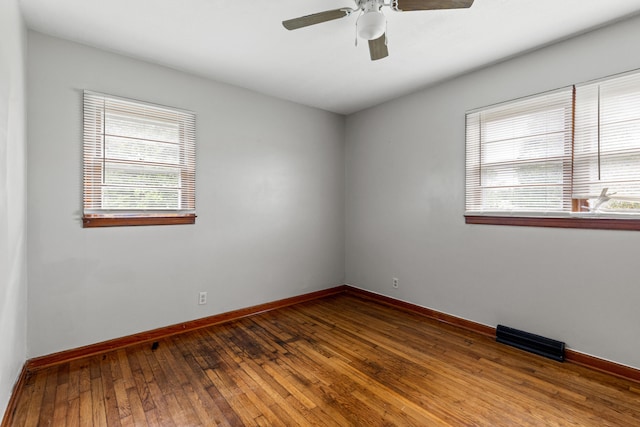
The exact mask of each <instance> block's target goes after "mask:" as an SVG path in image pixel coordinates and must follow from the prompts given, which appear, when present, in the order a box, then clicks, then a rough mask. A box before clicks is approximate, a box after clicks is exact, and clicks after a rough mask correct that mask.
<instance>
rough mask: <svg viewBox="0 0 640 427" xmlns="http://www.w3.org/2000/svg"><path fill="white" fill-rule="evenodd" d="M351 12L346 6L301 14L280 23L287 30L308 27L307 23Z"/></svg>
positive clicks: (338, 17)
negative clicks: (305, 14)
mask: <svg viewBox="0 0 640 427" xmlns="http://www.w3.org/2000/svg"><path fill="white" fill-rule="evenodd" d="M351 12H352V10H351V9H347V8H343V9H334V10H327V11H324V12H318V13H314V14H312V15H307V16H301V17H300V18H294V19H289V20H286V21H282V25H284V27H285V28H286V29H287V30H297V29H298V28H302V27H308V26H309V25H315V24H320V23H322V22H327V21H332V20H334V19H340V18H344V17H345V16H349V15H351Z"/></svg>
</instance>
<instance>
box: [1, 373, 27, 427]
mask: <svg viewBox="0 0 640 427" xmlns="http://www.w3.org/2000/svg"><path fill="white" fill-rule="evenodd" d="M28 375H29V371H28V370H27V364H26V363H25V364H24V365H22V371H20V375H19V376H18V381H16V384H15V385H14V386H13V391H12V392H11V397H10V398H9V403H8V404H7V409H5V411H4V416H3V417H2V423H0V427H9V426H10V425H11V424H13V417H14V415H15V412H16V409H18V396H21V395H22V389H23V388H24V384H25V383H26V382H27V376H28Z"/></svg>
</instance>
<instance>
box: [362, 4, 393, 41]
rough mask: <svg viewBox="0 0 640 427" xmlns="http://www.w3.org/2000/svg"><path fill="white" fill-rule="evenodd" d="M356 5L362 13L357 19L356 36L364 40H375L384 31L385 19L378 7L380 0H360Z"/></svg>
mask: <svg viewBox="0 0 640 427" xmlns="http://www.w3.org/2000/svg"><path fill="white" fill-rule="evenodd" d="M358 6H359V7H360V9H362V11H363V12H364V14H363V15H362V16H360V18H359V19H358V23H357V26H358V36H359V37H360V38H363V39H365V40H375V39H377V38H378V37H380V36H382V35H383V34H384V33H385V30H386V27H387V19H386V18H385V16H384V15H383V14H382V12H381V11H380V9H381V8H382V6H383V2H382V0H361V1H359V2H358Z"/></svg>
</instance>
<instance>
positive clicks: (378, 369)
mask: <svg viewBox="0 0 640 427" xmlns="http://www.w3.org/2000/svg"><path fill="white" fill-rule="evenodd" d="M11 425H13V426H36V425H40V426H48V425H52V426H65V425H68V426H90V425H96V426H103V425H110V426H129V425H136V426H139V425H143V426H144V425H158V426H198V425H202V426H213V425H221V426H241V425H247V426H296V425H318V426H348V425H353V426H392V425H398V426H598V427H601V426H638V425H640V384H638V383H635V382H631V381H626V380H623V379H619V378H616V377H612V376H609V375H606V374H601V373H598V372H595V371H592V370H589V369H586V368H582V367H580V366H576V365H572V364H562V363H558V362H553V361H550V360H547V359H544V358H541V357H539V356H534V355H530V354H528V353H523V352H521V351H519V350H515V349H512V348H510V347H507V346H503V345H501V344H497V343H495V342H494V341H493V340H492V339H490V338H487V337H484V336H481V335H478V334H475V333H473V332H468V331H465V330H462V329H459V328H456V327H453V326H448V325H444V324H441V323H438V322H436V321H434V320H431V319H427V318H424V317H421V316H416V315H415V314H410V313H407V312H404V311H401V310H397V309H395V308H391V307H388V306H385V305H382V304H379V303H377V302H373V301H368V300H365V299H361V298H359V297H357V296H354V295H349V294H340V295H335V296H331V297H326V298H323V299H320V300H317V301H311V302H306V303H302V304H298V305H295V306H291V307H287V308H282V309H278V310H274V311H271V312H267V313H262V314H258V315H255V316H252V317H248V318H244V319H241V320H237V321H232V322H229V323H226V324H222V325H217V326H212V327H209V328H205V329H200V330H197V331H193V332H189V333H185V334H182V335H175V336H172V337H169V338H165V339H162V340H159V341H158V346H157V348H155V349H154V348H153V346H152V344H151V343H148V344H144V345H142V344H141V345H136V346H132V347H129V348H126V349H121V350H116V351H112V352H108V353H105V354H103V355H100V356H94V357H91V358H86V359H80V360H76V361H73V362H70V363H64V364H61V365H58V366H53V367H49V368H44V369H41V370H38V371H35V372H31V373H29V374H28V378H27V380H26V383H25V386H24V388H23V391H22V394H21V395H20V396H18V404H17V407H16V411H15V414H14V417H13V423H12V424H11Z"/></svg>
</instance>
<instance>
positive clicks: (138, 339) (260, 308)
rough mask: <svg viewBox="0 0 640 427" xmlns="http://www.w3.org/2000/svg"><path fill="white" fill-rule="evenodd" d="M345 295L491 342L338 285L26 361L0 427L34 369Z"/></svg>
mask: <svg viewBox="0 0 640 427" xmlns="http://www.w3.org/2000/svg"><path fill="white" fill-rule="evenodd" d="M345 292H346V293H349V294H352V295H356V296H359V297H361V298H366V299H369V300H373V301H377V302H379V303H382V304H386V305H389V306H392V307H395V308H398V309H400V310H403V311H408V312H411V313H415V314H419V315H421V316H425V317H428V318H430V319H434V320H437V321H439V322H442V323H445V324H448V325H453V326H457V327H459V328H462V329H465V330H468V331H472V332H476V333H478V334H481V335H484V336H487V337H491V338H495V336H496V329H495V328H494V327H491V326H487V325H483V324H481V323H477V322H473V321H471V320H467V319H463V318H461V317H456V316H453V315H451V314H446V313H442V312H440V311H437V310H434V309H431V308H426V307H421V306H419V305H416V304H412V303H409V302H406V301H401V300H398V299H395V298H392V297H388V296H385V295H380V294H377V293H374V292H371V291H367V290H364V289H360V288H355V287H353V286H350V285H340V286H336V287H333V288H329V289H323V290H320V291H316V292H310V293H307V294H303V295H298V296H295V297H291V298H285V299H282V300H278V301H273V302H269V303H265V304H259V305H255V306H252V307H247V308H242V309H239V310H234V311H230V312H227V313H222V314H216V315H213V316H209V317H204V318H201V319H196V320H192V321H189V322H184V323H179V324H175V325H171V326H166V327H163V328H158V329H153V330H151V331H146V332H140V333H137V334H133V335H128V336H125V337H122V338H115V339H112V340H109V341H103V342H100V343H96V344H90V345H87V346H84V347H79V348H75V349H71V350H65V351H61V352H58V353H53V354H49V355H46V356H40V357H36V358H33V359H30V360H28V361H27V362H26V363H25V366H24V367H23V371H22V373H21V374H20V378H19V380H18V382H17V383H16V386H15V388H14V393H13V394H12V395H11V400H10V402H9V406H8V407H7V412H6V413H5V418H4V419H3V423H2V424H1V427H4V426H5V425H9V424H5V419H6V418H7V416H8V415H7V414H9V413H10V410H9V409H10V407H11V404H12V402H13V398H14V396H15V395H16V393H15V391H17V390H19V389H20V388H21V387H22V384H23V383H24V381H25V378H26V377H27V375H28V373H29V372H30V371H33V370H36V369H42V368H46V367H49V366H53V365H57V364H60V363H64V362H69V361H71V360H75V359H79V358H82V357H87V356H93V355H96V354H101V353H104V352H107V351H111V350H116V349H120V348H125V347H129V346H132V345H135V344H140V343H144V342H148V341H154V340H158V339H162V338H165V337H168V336H171V335H176V334H180V333H184V332H188V331H193V330H196V329H201V328H206V327H208V326H212V325H217V324H220V323H225V322H230V321H232V320H237V319H241V318H243V317H248V316H252V315H254V314H258V313H262V312H266V311H271V310H276V309H278V308H283V307H287V306H290V305H294V304H299V303H302V302H306V301H312V300H315V299H320V298H324V297H328V296H331V295H336V294H340V293H345ZM565 357H566V361H567V362H569V363H573V364H576V365H580V366H584V367H587V368H590V369H593V370H596V371H599V372H603V373H606V374H610V375H614V376H616V377H620V378H624V379H628V380H631V381H635V382H638V383H640V369H636V368H632V367H630V366H626V365H621V364H619V363H615V362H611V361H608V360H604V359H600V358H597V357H594V356H590V355H588V354H585V353H581V352H578V351H576V350H572V349H567V350H566V353H565Z"/></svg>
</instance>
